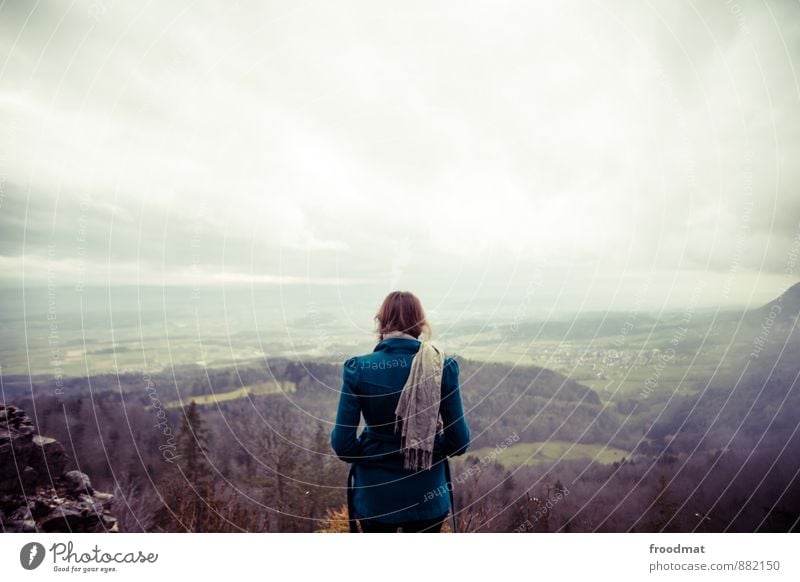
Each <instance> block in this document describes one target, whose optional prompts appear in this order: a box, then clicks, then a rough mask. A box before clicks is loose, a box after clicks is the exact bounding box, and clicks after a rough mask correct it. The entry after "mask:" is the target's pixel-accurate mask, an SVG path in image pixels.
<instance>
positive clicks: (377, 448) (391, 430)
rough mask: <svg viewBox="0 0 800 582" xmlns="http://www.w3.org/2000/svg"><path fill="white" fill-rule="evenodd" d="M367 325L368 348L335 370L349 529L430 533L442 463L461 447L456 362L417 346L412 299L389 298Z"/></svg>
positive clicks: (443, 506) (444, 469)
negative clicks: (371, 333) (371, 343)
mask: <svg viewBox="0 0 800 582" xmlns="http://www.w3.org/2000/svg"><path fill="white" fill-rule="evenodd" d="M375 321H376V323H377V327H378V335H379V340H380V341H379V343H378V344H377V345H376V346H375V349H374V350H373V351H372V353H370V354H366V355H363V356H355V357H352V358H350V359H348V360H347V361H346V362H345V363H344V370H343V375H342V379H343V381H342V390H341V394H340V397H339V409H338V411H337V414H336V426H335V427H334V429H333V432H332V433H331V444H332V446H333V450H334V451H335V452H336V455H337V456H338V457H339V458H340V459H342V460H343V461H346V462H348V463H351V468H350V477H349V480H348V506H349V509H350V513H351V515H350V520H351V521H350V523H351V531H355V527H354V526H355V521H354V520H355V519H357V520H358V521H359V523H360V524H361V530H362V531H363V532H396V531H397V528H398V527H399V528H402V530H403V531H404V532H439V531H440V529H441V527H442V524H443V522H444V520H445V519H446V517H447V513H448V510H449V509H450V507H451V504H452V501H451V491H452V484H451V483H450V482H449V467H448V466H447V457H449V456H455V455H461V454H463V453H464V452H465V451H466V450H467V447H468V446H469V436H470V435H469V427H468V426H467V423H466V422H465V420H464V412H463V408H462V405H461V394H460V391H459V382H458V371H459V370H458V362H457V361H456V360H455V359H453V358H446V357H444V354H443V353H442V352H441V351H440V350H439V348H438V347H436V346H435V345H433V344H432V343H431V342H430V341H427V338H429V337H430V326H429V324H428V322H427V320H426V319H425V312H424V310H423V308H422V303H421V302H420V300H419V299H418V298H417V297H416V296H415V295H414V294H413V293H409V292H406V291H394V292H392V293H390V294H389V295H388V296H387V297H386V299H385V300H384V301H383V304H382V305H381V307H380V309H379V310H378V313H377V315H376V316H375ZM361 415H363V416H364V422H365V425H366V426H365V429H364V430H363V431H362V433H361V434H360V435H358V436H356V433H357V429H358V424H359V420H360V417H361Z"/></svg>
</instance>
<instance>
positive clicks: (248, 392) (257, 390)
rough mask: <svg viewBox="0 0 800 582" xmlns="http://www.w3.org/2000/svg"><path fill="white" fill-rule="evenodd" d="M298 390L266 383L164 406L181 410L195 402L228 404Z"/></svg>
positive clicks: (276, 383)
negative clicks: (241, 399) (253, 397)
mask: <svg viewBox="0 0 800 582" xmlns="http://www.w3.org/2000/svg"><path fill="white" fill-rule="evenodd" d="M295 390H297V386H296V385H295V383H294V382H265V383H263V384H254V385H252V386H244V387H242V388H238V389H236V390H230V391H228V392H219V393H216V394H203V395H201V396H192V397H190V398H185V399H184V400H183V402H179V401H173V402H168V403H166V404H165V405H164V408H180V407H181V406H185V405H186V404H189V403H190V402H191V401H192V400H194V401H195V402H196V403H197V404H198V405H200V406H202V405H208V404H217V403H219V402H228V401H230V400H238V399H239V398H245V397H247V396H264V395H265V394H280V393H292V392H294V391H295Z"/></svg>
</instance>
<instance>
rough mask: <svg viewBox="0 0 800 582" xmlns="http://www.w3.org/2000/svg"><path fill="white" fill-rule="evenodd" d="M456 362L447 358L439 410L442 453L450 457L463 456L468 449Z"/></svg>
mask: <svg viewBox="0 0 800 582" xmlns="http://www.w3.org/2000/svg"><path fill="white" fill-rule="evenodd" d="M458 373H459V368H458V362H457V361H456V360H455V359H453V358H447V360H446V361H445V364H444V372H443V374H442V403H441V407H440V408H439V411H440V414H441V415H442V423H443V424H444V453H445V455H447V456H449V457H452V456H458V455H463V454H464V453H465V452H466V451H467V449H468V448H469V438H470V434H469V426H467V421H466V419H465V418H464V409H463V406H462V404H461V389H460V386H459V379H458Z"/></svg>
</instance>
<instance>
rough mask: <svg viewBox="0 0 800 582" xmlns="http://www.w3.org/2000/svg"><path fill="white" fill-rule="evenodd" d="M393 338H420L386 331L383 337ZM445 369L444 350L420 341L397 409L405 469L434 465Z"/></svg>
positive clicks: (428, 467) (396, 416) (397, 422)
mask: <svg viewBox="0 0 800 582" xmlns="http://www.w3.org/2000/svg"><path fill="white" fill-rule="evenodd" d="M390 337H403V338H407V339H417V338H415V337H414V336H412V335H409V334H405V333H400V332H389V333H386V334H384V339H387V338H390ZM443 369H444V352H442V351H441V350H440V349H439V348H438V347H436V346H435V345H434V344H432V343H431V342H429V341H422V342H420V346H419V351H418V352H417V353H416V354H415V355H414V359H413V360H412V362H411V370H410V371H409V373H408V380H406V383H405V385H404V386H403V391H402V392H401V393H400V401H399V402H398V403H397V408H396V409H395V411H394V413H395V427H394V430H395V433H396V432H397V431H398V429H400V428H401V427H402V428H401V432H400V446H401V447H402V450H403V466H404V467H405V468H406V469H411V470H414V471H418V470H420V469H430V468H431V466H432V464H433V445H434V441H435V439H436V431H437V428H436V422H437V421H438V420H439V404H440V401H441V398H442V393H441V391H442V371H443Z"/></svg>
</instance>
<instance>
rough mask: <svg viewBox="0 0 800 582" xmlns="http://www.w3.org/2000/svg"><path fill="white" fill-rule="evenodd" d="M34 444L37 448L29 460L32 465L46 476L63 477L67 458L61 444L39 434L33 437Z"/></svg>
mask: <svg viewBox="0 0 800 582" xmlns="http://www.w3.org/2000/svg"><path fill="white" fill-rule="evenodd" d="M33 444H34V445H35V447H36V448H35V453H34V454H33V455H32V458H31V459H30V460H29V463H30V465H31V466H32V467H33V468H34V469H36V471H37V472H38V473H42V474H44V475H53V476H56V475H61V473H62V472H63V471H64V466H65V465H66V464H67V456H66V453H65V452H64V447H63V446H61V443H60V442H58V441H57V440H56V439H51V438H50V437H43V436H41V435H38V434H37V435H34V437H33Z"/></svg>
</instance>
